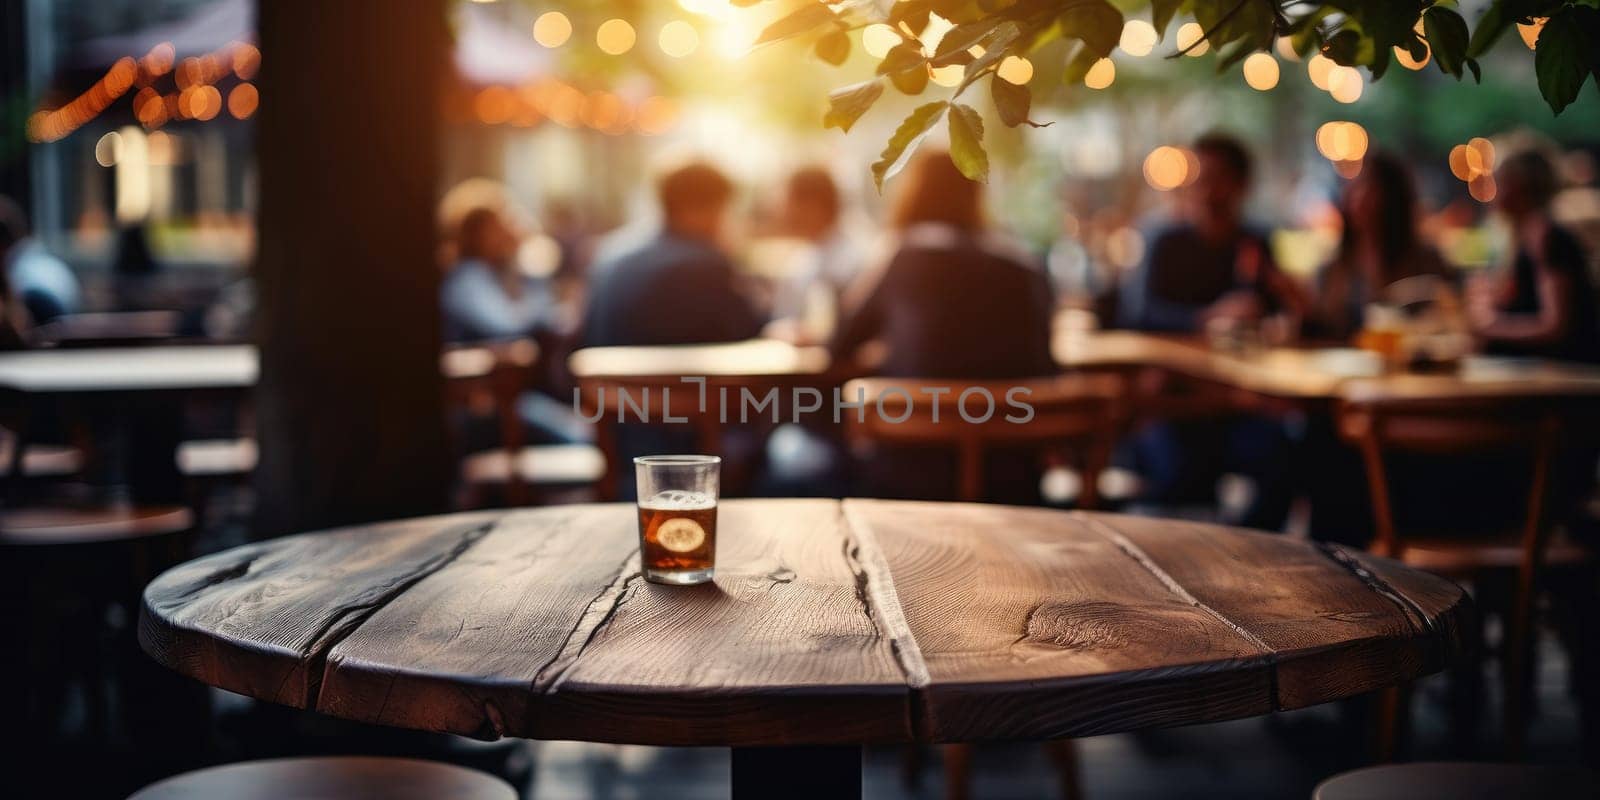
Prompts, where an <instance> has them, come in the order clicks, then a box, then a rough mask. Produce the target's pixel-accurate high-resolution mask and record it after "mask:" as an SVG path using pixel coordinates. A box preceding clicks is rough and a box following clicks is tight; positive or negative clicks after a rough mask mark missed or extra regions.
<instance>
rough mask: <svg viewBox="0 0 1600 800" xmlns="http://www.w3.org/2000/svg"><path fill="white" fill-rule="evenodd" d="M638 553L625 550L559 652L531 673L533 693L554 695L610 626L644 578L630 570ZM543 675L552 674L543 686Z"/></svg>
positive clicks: (637, 550) (639, 573) (575, 623)
mask: <svg viewBox="0 0 1600 800" xmlns="http://www.w3.org/2000/svg"><path fill="white" fill-rule="evenodd" d="M638 554H639V548H638V547H634V548H632V549H630V550H629V551H628V556H627V557H626V558H624V559H622V563H621V564H619V565H617V571H616V574H614V575H612V577H611V580H610V581H608V582H607V583H606V585H605V586H604V587H603V588H601V590H600V591H599V592H598V593H597V594H595V596H594V597H593V598H592V599H590V601H589V603H588V605H587V606H585V607H584V610H583V613H582V614H581V615H579V616H578V621H577V622H574V623H573V624H572V630H570V631H568V632H567V636H566V639H564V640H563V641H562V643H561V649H560V650H559V651H557V652H556V655H555V657H553V658H551V659H550V660H549V661H547V662H545V664H544V666H542V667H540V668H539V670H538V671H537V672H535V673H534V676H533V684H532V689H533V691H534V693H536V694H538V693H543V694H555V693H556V692H557V691H559V690H560V689H561V685H562V684H564V683H566V681H567V676H568V675H570V674H571V673H572V670H573V668H574V667H576V666H577V665H578V660H579V659H580V658H582V657H583V653H584V651H585V650H587V649H588V647H589V645H590V643H592V642H593V641H594V640H595V637H596V636H598V635H599V634H600V631H601V630H602V629H604V628H605V626H606V625H608V624H610V622H611V620H612V619H613V618H614V617H616V615H617V611H618V609H621V608H622V605H623V604H624V603H626V602H627V601H628V598H629V597H631V596H632V594H633V591H632V590H633V587H634V582H635V581H636V580H639V579H641V578H643V577H644V573H643V572H642V571H641V570H638V569H633V568H632V567H633V561H634V559H635V558H636V557H637V556H638ZM585 629H587V630H585ZM547 675H554V677H553V678H551V679H549V681H548V683H546V676H547ZM541 684H544V686H545V688H544V689H543V690H541V689H540V688H539V687H540V685H541Z"/></svg>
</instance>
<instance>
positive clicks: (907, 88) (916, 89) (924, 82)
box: [889, 66, 928, 95]
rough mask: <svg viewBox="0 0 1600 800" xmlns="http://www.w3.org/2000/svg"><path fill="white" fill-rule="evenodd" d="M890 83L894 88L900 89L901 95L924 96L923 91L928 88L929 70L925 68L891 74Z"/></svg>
mask: <svg viewBox="0 0 1600 800" xmlns="http://www.w3.org/2000/svg"><path fill="white" fill-rule="evenodd" d="M889 82H890V83H893V84H894V88H896V89H899V90H900V93H901V94H909V95H918V94H922V90H923V89H926V88H928V68H927V67H926V66H923V67H919V68H917V69H903V70H900V71H899V72H891V73H889Z"/></svg>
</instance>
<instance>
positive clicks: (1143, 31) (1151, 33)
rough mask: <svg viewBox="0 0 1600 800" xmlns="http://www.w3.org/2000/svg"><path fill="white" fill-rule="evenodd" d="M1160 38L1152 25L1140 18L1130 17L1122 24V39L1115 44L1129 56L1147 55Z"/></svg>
mask: <svg viewBox="0 0 1600 800" xmlns="http://www.w3.org/2000/svg"><path fill="white" fill-rule="evenodd" d="M1160 39H1161V36H1160V35H1159V34H1157V33H1156V28H1155V26H1154V25H1151V24H1150V23H1148V22H1145V21H1144V20H1142V19H1130V20H1128V21H1127V22H1126V23H1124V24H1123V26H1122V39H1121V40H1120V41H1119V42H1118V43H1117V46H1118V47H1120V48H1122V52H1124V53H1127V54H1128V55H1130V56H1147V55H1150V51H1151V50H1154V49H1155V48H1156V42H1157V41H1159V40H1160Z"/></svg>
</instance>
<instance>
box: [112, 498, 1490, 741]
mask: <svg viewBox="0 0 1600 800" xmlns="http://www.w3.org/2000/svg"><path fill="white" fill-rule="evenodd" d="M636 524H637V523H636V517H635V511H634V509H633V506H632V505H620V504H608V505H576V506H554V507H548V508H540V509H525V510H516V511H510V512H476V513H469V514H457V515H451V516H443V517H430V518H421V519H413V520H404V521H397V522H391V523H383V524H378V525H369V526H362V527H354V528H345V529H340V530H336V531H329V532H322V533H315V534H304V535H300V536H294V537H288V538H283V539H276V540H272V541H267V542H262V543H258V544H252V545H247V546H244V547H240V548H235V549H233V550H229V551H226V552H222V553H218V554H215V555H211V556H207V557H205V558H201V559H198V560H195V561H191V562H189V563H187V564H184V565H181V566H179V567H176V568H174V569H172V570H170V571H168V572H166V573H165V574H163V575H162V576H160V577H159V578H157V579H156V580H155V581H153V582H152V583H151V584H150V585H149V587H147V588H146V590H145V594H144V608H143V613H142V614H141V620H140V630H139V638H140V641H141V643H142V644H143V646H144V648H145V650H146V651H147V652H149V653H150V654H151V655H152V656H154V657H155V658H156V659H157V660H158V661H160V662H161V663H163V664H166V665H167V666H169V667H171V668H173V669H175V670H177V671H179V672H182V673H184V674H186V675H189V676H192V677H194V678H197V679H199V680H201V681H204V682H206V683H208V684H211V685H214V686H219V687H222V688H225V689H228V690H231V691H235V692H240V693H243V694H246V695H250V696H253V697H257V698H261V699H265V700H269V701H272V702H276V703H282V704H286V705H291V706H296V707H301V708H314V709H316V710H318V711H321V712H325V713H328V714H332V715H335V716H339V717H345V718H349V719H355V720H362V721H367V722H374V723H381V724H386V725H393V726H399V727H408V728H417V729H424V730H433V731H447V732H452V733H458V734H465V735H470V736H477V737H482V738H493V737H496V736H522V737H528V738H538V739H578V740H588V741H601V742H624V743H626V742H632V743H641V744H654V745H731V746H747V745H769V744H770V745H795V744H847V743H848V744H858V743H866V742H895V741H911V740H920V741H940V742H948V741H977V740H992V739H1017V738H1047V737H1065V736H1082V735H1091V734H1098V733H1109V732H1114V731H1125V730H1133V729H1140V728H1150V727H1160V726H1168V725H1181V724H1188V723H1198V722H1206V721H1213V720H1223V719H1232V718H1238V717H1245V716H1252V715H1258V714H1264V713H1268V712H1271V711H1276V710H1283V709H1292V708H1299V707H1302V706H1308V705H1312V704H1316V703H1322V702H1326V701H1329V700H1333V699H1336V698H1341V697H1346V696H1350V695H1353V694H1357V693H1361V692H1366V691H1370V690H1373V689H1376V688H1379V687H1383V686H1387V685H1391V684H1394V683H1397V682H1400V681H1402V680H1406V679H1410V678H1413V677H1415V676H1418V675H1421V674H1424V673H1427V672H1430V671H1434V670H1437V669H1440V668H1442V667H1443V666H1444V665H1445V664H1446V663H1447V662H1448V661H1449V660H1450V659H1451V658H1453V657H1454V656H1455V655H1456V654H1457V653H1458V651H1459V649H1460V647H1461V645H1460V641H1461V639H1460V636H1459V635H1458V630H1459V629H1460V626H1461V625H1462V624H1463V620H1462V617H1463V615H1464V614H1466V613H1469V610H1468V606H1467V600H1466V596H1465V594H1464V593H1463V592H1462V590H1461V589H1460V588H1458V587H1457V586H1455V585H1454V584H1451V583H1449V582H1447V581H1444V580H1442V579H1439V578H1436V577H1433V576H1430V575H1426V574H1423V573H1420V572H1416V571H1413V570H1410V569H1407V568H1404V567H1401V566H1399V565H1398V564H1396V563H1394V562H1391V561H1386V560H1384V559H1380V558H1376V557H1373V556H1369V555H1367V554H1365V553H1361V552H1355V551H1350V550H1346V549H1343V548H1339V547H1334V546H1327V547H1320V546H1316V545H1313V544H1310V543H1307V542H1304V541H1300V540H1296V539H1293V538H1289V537H1284V536H1273V535H1267V534H1259V533H1251V532H1246V531H1241V530H1235V529H1228V528H1220V527H1216V526H1208V525H1200V524H1194V523H1187V522H1178V521H1169V520H1154V519H1141V518H1134V517H1124V516H1116V515H1109V514H1087V513H1077V512H1064V511H1053V510H1048V509H1025V508H1012V507H1005V506H993V505H969V504H951V503H912V502H894V501H876V500H845V501H842V502H841V501H838V500H827V499H812V500H732V501H724V502H723V504H722V506H721V520H720V521H719V525H718V527H719V529H720V536H719V539H720V542H719V552H718V565H717V578H716V581H715V583H714V584H707V585H703V586H699V587H688V588H680V587H665V586H657V585H653V584H649V583H645V582H643V581H642V580H641V579H640V576H639V564H638V557H637V531H636Z"/></svg>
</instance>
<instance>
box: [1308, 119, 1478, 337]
mask: <svg viewBox="0 0 1600 800" xmlns="http://www.w3.org/2000/svg"><path fill="white" fill-rule="evenodd" d="M1417 213H1418V205H1417V189H1416V184H1415V182H1414V181H1413V179H1412V175H1411V169H1410V168H1409V167H1407V166H1406V164H1405V162H1404V161H1402V160H1400V159H1399V158H1397V157H1395V156H1394V155H1392V154H1390V153H1386V152H1381V151H1374V152H1372V153H1369V154H1368V155H1367V157H1366V159H1365V160H1364V161H1363V162H1362V164H1361V173H1360V174H1359V175H1357V176H1356V177H1355V178H1354V179H1352V180H1351V181H1350V183H1349V184H1348V185H1347V186H1346V187H1345V190H1344V196H1343V197H1342V198H1341V199H1340V203H1339V214H1340V216H1341V217H1342V218H1343V220H1344V230H1343V231H1342V233H1341V234H1340V237H1339V249H1338V251H1337V252H1335V254H1334V257H1333V260H1331V261H1329V262H1328V263H1327V264H1326V265H1325V266H1323V268H1322V269H1321V270H1320V271H1319V272H1318V273H1317V278H1316V287H1315V288H1316V291H1315V299H1314V300H1313V301H1312V304H1311V313H1310V314H1309V316H1308V318H1307V319H1306V321H1305V326H1306V332H1307V333H1309V334H1312V335H1316V336H1323V337H1327V338H1330V339H1348V338H1350V337H1351V336H1354V335H1355V334H1356V333H1357V332H1358V331H1359V330H1360V329H1361V327H1362V322H1363V318H1364V317H1365V314H1366V308H1367V306H1368V305H1369V304H1371V303H1374V302H1378V301H1381V300H1382V299H1383V292H1384V290H1385V289H1386V288H1388V287H1389V286H1390V285H1392V284H1394V283H1395V282H1396V281H1400V280H1403V279H1406V278H1412V277H1416V276H1419V275H1437V276H1439V277H1442V278H1448V277H1449V276H1450V274H1451V269H1450V267H1449V265H1448V264H1446V263H1445V260H1444V259H1443V258H1442V257H1441V256H1440V255H1439V252H1438V251H1437V250H1435V249H1434V248H1433V247H1431V246H1429V245H1428V244H1427V243H1426V242H1424V241H1422V239H1421V237H1420V236H1419V235H1418V226H1417Z"/></svg>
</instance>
